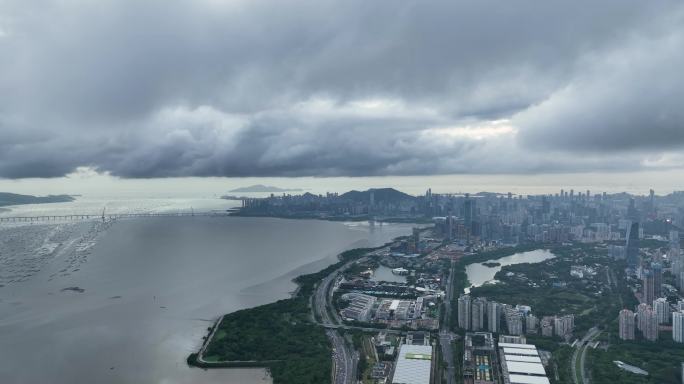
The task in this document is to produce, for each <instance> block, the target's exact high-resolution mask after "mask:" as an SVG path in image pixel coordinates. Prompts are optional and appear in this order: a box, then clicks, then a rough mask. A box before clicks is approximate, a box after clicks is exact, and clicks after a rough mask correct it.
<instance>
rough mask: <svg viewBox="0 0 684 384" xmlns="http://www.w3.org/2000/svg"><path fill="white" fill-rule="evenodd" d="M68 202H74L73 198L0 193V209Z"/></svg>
mask: <svg viewBox="0 0 684 384" xmlns="http://www.w3.org/2000/svg"><path fill="white" fill-rule="evenodd" d="M69 201H74V198H73V197H72V196H69V195H49V196H31V195H18V194H16V193H8V192H0V207H4V206H8V205H20V204H45V203H65V202H69Z"/></svg>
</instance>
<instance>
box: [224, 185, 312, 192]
mask: <svg viewBox="0 0 684 384" xmlns="http://www.w3.org/2000/svg"><path fill="white" fill-rule="evenodd" d="M301 191H302V189H300V188H279V187H274V186H270V185H263V184H255V185H250V186H249V187H241V188H235V189H232V190H230V191H228V192H239V193H269V192H270V193H274V192H301Z"/></svg>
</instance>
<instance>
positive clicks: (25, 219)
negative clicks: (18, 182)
mask: <svg viewBox="0 0 684 384" xmlns="http://www.w3.org/2000/svg"><path fill="white" fill-rule="evenodd" d="M230 213H231V211H208V212H159V213H154V212H146V213H107V214H99V215H95V214H87V215H82V214H69V215H39V216H5V217H2V216H0V223H21V222H42V221H75V220H96V219H99V220H103V221H104V220H114V219H127V218H138V217H187V216H212V217H218V216H229V215H230Z"/></svg>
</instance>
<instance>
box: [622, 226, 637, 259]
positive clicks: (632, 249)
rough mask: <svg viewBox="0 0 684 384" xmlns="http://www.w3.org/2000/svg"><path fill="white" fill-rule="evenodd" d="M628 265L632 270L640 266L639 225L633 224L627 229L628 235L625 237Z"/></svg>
mask: <svg viewBox="0 0 684 384" xmlns="http://www.w3.org/2000/svg"><path fill="white" fill-rule="evenodd" d="M625 238H626V243H625V248H626V253H627V265H628V266H629V267H631V268H636V267H637V266H638V265H639V223H638V222H636V221H635V222H632V223H631V224H630V225H629V226H628V227H627V235H626V236H625Z"/></svg>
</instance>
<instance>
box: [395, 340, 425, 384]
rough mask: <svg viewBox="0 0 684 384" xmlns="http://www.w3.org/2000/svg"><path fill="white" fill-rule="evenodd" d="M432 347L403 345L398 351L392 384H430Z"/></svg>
mask: <svg viewBox="0 0 684 384" xmlns="http://www.w3.org/2000/svg"><path fill="white" fill-rule="evenodd" d="M431 372H432V346H430V345H408V344H404V345H402V346H401V347H400V349H399V356H398V357H397V365H396V367H395V369H394V377H393V378H392V384H430V374H431Z"/></svg>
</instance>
